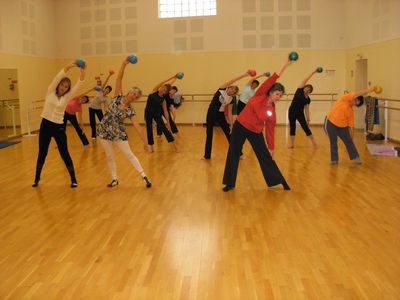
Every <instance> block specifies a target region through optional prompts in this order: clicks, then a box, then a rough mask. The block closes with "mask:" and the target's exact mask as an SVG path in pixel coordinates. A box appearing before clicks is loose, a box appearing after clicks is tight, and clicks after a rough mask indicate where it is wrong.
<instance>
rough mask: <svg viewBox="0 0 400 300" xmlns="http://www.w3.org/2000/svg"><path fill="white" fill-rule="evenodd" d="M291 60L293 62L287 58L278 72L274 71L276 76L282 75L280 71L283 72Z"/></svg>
mask: <svg viewBox="0 0 400 300" xmlns="http://www.w3.org/2000/svg"><path fill="white" fill-rule="evenodd" d="M293 62H294V60H290V59H288V60H287V61H286V62H285V64H284V65H283V66H282V67H281V69H280V70H279V71H278V72H276V74H278V76H279V77H281V76H282V73H283V72H284V71H285V70H286V68H287V67H288V66H290V65H291V64H292V63H293Z"/></svg>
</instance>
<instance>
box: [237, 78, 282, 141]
mask: <svg viewBox="0 0 400 300" xmlns="http://www.w3.org/2000/svg"><path fill="white" fill-rule="evenodd" d="M278 78H279V76H278V74H276V73H274V74H273V75H272V76H271V77H269V78H268V79H267V80H265V81H264V82H263V84H262V85H261V86H260V87H259V88H258V89H257V91H256V92H255V94H254V96H253V97H251V98H250V100H249V102H248V103H247V105H246V106H245V108H244V109H243V110H242V112H241V113H240V114H239V116H238V117H237V121H239V123H240V124H242V125H243V126H244V127H245V128H247V129H248V130H250V131H253V132H255V133H261V132H262V130H263V128H264V123H265V122H274V120H275V122H276V115H275V109H273V110H272V112H273V113H272V114H271V106H267V101H268V96H267V91H268V90H269V89H270V88H271V86H272V85H273V84H274V83H275V82H276V80H277V79H278ZM268 111H269V113H268ZM272 119H274V120H272Z"/></svg>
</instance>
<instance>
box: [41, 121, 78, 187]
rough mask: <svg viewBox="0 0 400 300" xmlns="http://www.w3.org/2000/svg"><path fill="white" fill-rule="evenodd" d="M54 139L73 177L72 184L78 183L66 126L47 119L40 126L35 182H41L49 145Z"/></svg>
mask: <svg viewBox="0 0 400 300" xmlns="http://www.w3.org/2000/svg"><path fill="white" fill-rule="evenodd" d="M52 137H53V138H54V139H55V140H56V143H57V147H58V152H60V155H61V158H62V159H63V161H64V163H65V166H66V167H67V169H68V172H69V175H70V176H71V182H76V178H75V170H74V164H73V162H72V159H71V156H70V155H69V152H68V146H67V135H66V134H65V126H64V124H57V123H53V122H51V121H48V120H46V119H42V123H41V124H40V131H39V154H38V158H37V163H36V175H35V182H39V180H40V174H41V172H42V168H43V165H44V162H45V160H46V156H47V153H48V151H49V145H50V141H51V138H52Z"/></svg>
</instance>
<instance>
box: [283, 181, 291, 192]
mask: <svg viewBox="0 0 400 300" xmlns="http://www.w3.org/2000/svg"><path fill="white" fill-rule="evenodd" d="M282 186H283V189H284V190H285V191H290V187H289V185H288V184H287V182H286V181H285V182H283V183H282Z"/></svg>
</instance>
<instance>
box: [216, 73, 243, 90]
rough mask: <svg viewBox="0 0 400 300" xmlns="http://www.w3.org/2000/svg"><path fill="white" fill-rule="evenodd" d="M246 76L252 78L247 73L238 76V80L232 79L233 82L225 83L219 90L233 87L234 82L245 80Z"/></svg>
mask: <svg viewBox="0 0 400 300" xmlns="http://www.w3.org/2000/svg"><path fill="white" fill-rule="evenodd" d="M246 76H250V75H249V74H248V73H247V72H246V73H243V74H242V75H240V76H238V77H236V78H233V79H231V80H229V81H227V82H225V83H224V84H222V85H221V86H220V87H219V88H220V89H226V88H227V87H229V86H231V85H232V83H234V82H236V81H238V80H240V79H242V78H244V77H246Z"/></svg>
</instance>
